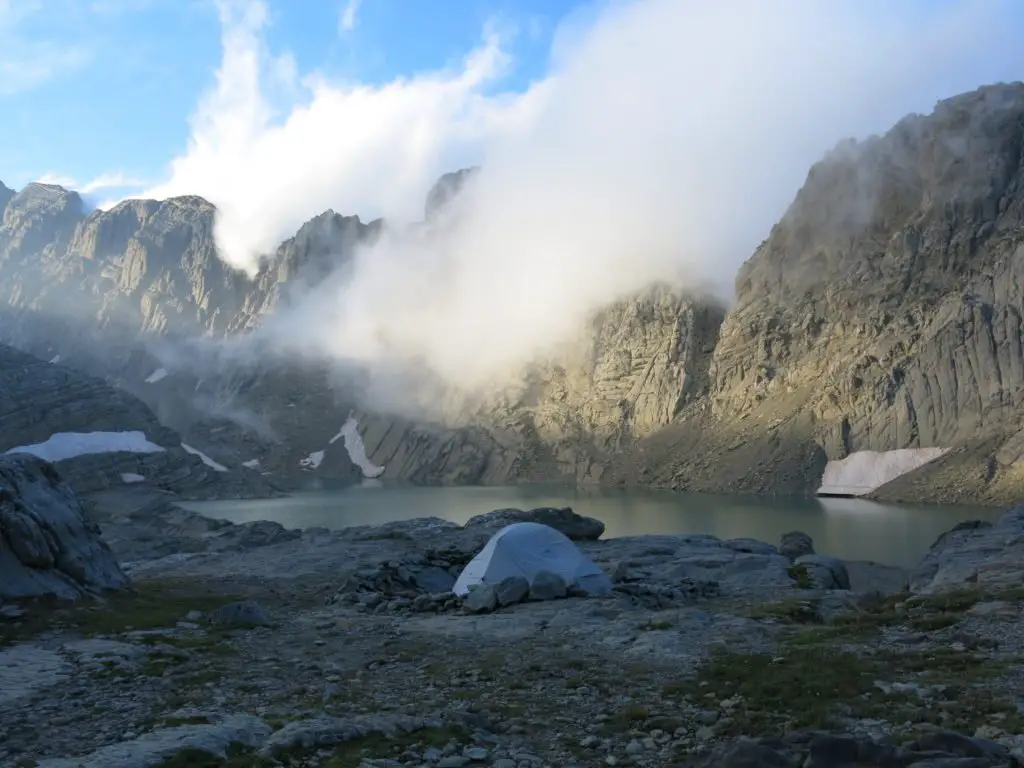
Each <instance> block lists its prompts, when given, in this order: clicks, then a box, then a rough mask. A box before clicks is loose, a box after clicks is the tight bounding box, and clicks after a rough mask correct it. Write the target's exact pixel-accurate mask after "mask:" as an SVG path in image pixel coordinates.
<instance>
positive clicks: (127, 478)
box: [121, 472, 146, 483]
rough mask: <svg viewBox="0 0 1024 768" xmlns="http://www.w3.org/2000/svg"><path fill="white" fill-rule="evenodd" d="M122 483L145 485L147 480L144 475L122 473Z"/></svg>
mask: <svg viewBox="0 0 1024 768" xmlns="http://www.w3.org/2000/svg"><path fill="white" fill-rule="evenodd" d="M121 482H122V483H144V482H146V478H145V477H143V476H142V475H139V474H136V473H135V472H122V473H121Z"/></svg>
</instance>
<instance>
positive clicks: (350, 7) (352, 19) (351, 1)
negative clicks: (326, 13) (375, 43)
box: [338, 0, 360, 35]
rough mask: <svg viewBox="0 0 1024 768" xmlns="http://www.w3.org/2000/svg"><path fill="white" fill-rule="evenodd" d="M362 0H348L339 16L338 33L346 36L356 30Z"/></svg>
mask: <svg viewBox="0 0 1024 768" xmlns="http://www.w3.org/2000/svg"><path fill="white" fill-rule="evenodd" d="M359 5H360V0H346V2H345V3H344V4H343V5H342V7H341V13H340V14H338V32H340V33H341V34H343V35H344V34H346V33H348V32H351V31H352V30H353V29H355V28H356V14H357V13H359Z"/></svg>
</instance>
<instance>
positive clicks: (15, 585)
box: [0, 455, 128, 601]
mask: <svg viewBox="0 0 1024 768" xmlns="http://www.w3.org/2000/svg"><path fill="white" fill-rule="evenodd" d="M126 586H128V578H127V577H126V576H125V575H124V573H122V572H121V568H120V567H119V566H118V564H117V560H115V559H114V554H113V553H112V552H111V551H110V547H108V546H107V544H106V543H105V542H104V541H103V539H102V538H101V537H100V529H99V527H98V526H97V525H96V524H95V523H94V522H92V521H91V520H90V519H89V518H88V517H87V516H86V514H85V512H84V511H83V510H82V507H81V505H80V504H79V503H78V499H77V498H76V497H75V494H74V492H73V491H72V490H71V488H70V487H69V486H68V485H67V484H66V483H65V482H63V481H62V480H61V478H60V476H59V475H58V474H57V472H56V471H55V470H54V468H53V467H52V466H51V465H49V464H47V463H46V462H43V461H40V460H39V459H36V458H34V457H32V456H25V455H20V456H0V601H2V600H4V599H10V598H26V597H40V596H44V595H52V596H56V597H61V598H72V599H73V598H76V597H80V596H81V595H83V594H90V593H92V594H95V593H99V592H102V591H104V590H110V589H121V588H123V587H126Z"/></svg>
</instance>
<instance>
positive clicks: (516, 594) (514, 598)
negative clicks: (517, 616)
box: [494, 576, 530, 607]
mask: <svg viewBox="0 0 1024 768" xmlns="http://www.w3.org/2000/svg"><path fill="white" fill-rule="evenodd" d="M494 592H495V595H496V596H497V598H498V605H499V606H501V607H504V606H506V605H515V604H516V603H521V602H523V600H525V599H526V596H527V595H528V594H530V582H529V581H527V580H526V578H525V577H523V576H506V577H505V578H504V579H502V580H501V581H499V582H498V585H497V586H496V587H495V588H494Z"/></svg>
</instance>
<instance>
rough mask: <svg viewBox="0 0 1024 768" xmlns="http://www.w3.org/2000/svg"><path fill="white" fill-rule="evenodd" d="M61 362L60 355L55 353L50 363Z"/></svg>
mask: <svg viewBox="0 0 1024 768" xmlns="http://www.w3.org/2000/svg"><path fill="white" fill-rule="evenodd" d="M59 362H60V355H54V356H53V358H52V359H51V360H50V365H56V364H57V363H59Z"/></svg>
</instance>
